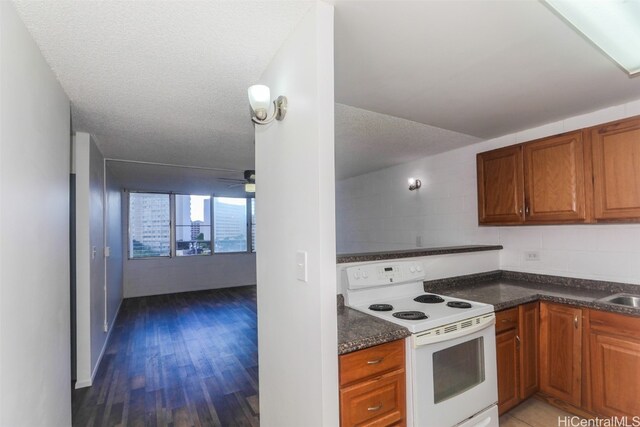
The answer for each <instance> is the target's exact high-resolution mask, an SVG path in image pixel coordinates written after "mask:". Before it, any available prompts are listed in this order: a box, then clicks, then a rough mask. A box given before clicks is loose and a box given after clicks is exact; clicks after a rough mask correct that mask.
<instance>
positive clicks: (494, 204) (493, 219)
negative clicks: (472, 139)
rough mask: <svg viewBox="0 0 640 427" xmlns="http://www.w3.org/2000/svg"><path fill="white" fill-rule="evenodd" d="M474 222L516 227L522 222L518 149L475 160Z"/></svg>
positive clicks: (520, 153) (504, 149)
mask: <svg viewBox="0 0 640 427" xmlns="http://www.w3.org/2000/svg"><path fill="white" fill-rule="evenodd" d="M476 160H477V169H478V170H477V172H478V222H479V223H480V224H518V223H521V222H522V220H523V204H524V200H523V198H524V197H523V195H524V192H523V177H522V146H520V145H517V146H511V147H505V148H501V149H498V150H493V151H487V152H486V153H480V154H478V156H477V159H476Z"/></svg>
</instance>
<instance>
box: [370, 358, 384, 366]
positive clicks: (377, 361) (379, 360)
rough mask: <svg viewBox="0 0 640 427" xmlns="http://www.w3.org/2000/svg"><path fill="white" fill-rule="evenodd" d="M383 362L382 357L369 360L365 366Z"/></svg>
mask: <svg viewBox="0 0 640 427" xmlns="http://www.w3.org/2000/svg"><path fill="white" fill-rule="evenodd" d="M383 360H384V357H381V358H379V359H374V360H369V361H367V365H377V364H378V363H380V362H382V361H383Z"/></svg>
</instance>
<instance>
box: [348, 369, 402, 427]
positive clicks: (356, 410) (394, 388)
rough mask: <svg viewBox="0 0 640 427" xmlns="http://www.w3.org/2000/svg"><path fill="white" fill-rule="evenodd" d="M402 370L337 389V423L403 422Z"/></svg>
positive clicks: (374, 423)
mask: <svg viewBox="0 0 640 427" xmlns="http://www.w3.org/2000/svg"><path fill="white" fill-rule="evenodd" d="M404 405H405V373H404V370H397V371H393V372H389V373H386V374H384V375H382V376H380V377H377V378H374V379H372V380H369V381H363V382H361V383H357V384H355V385H352V386H350V387H345V388H343V389H341V390H340V407H341V414H340V423H341V426H342V427H351V426H367V427H373V426H380V427H382V426H385V427H386V426H389V425H403V424H404V413H405V409H404Z"/></svg>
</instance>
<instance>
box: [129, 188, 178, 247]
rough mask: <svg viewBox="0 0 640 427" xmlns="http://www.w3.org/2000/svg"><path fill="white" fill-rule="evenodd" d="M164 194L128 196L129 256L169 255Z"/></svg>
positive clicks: (167, 208) (167, 200)
mask: <svg viewBox="0 0 640 427" xmlns="http://www.w3.org/2000/svg"><path fill="white" fill-rule="evenodd" d="M170 203H171V201H170V198H169V195H168V194H153V193H130V196H129V256H130V257H131V258H146V257H157V256H170V254H171V211H170Z"/></svg>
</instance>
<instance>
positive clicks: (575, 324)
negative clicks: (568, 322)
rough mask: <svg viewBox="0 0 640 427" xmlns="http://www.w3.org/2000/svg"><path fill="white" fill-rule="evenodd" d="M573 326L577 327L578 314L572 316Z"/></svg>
mask: <svg viewBox="0 0 640 427" xmlns="http://www.w3.org/2000/svg"><path fill="white" fill-rule="evenodd" d="M573 326H574V327H575V328H576V329H578V315H577V314H576V315H575V316H573Z"/></svg>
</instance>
